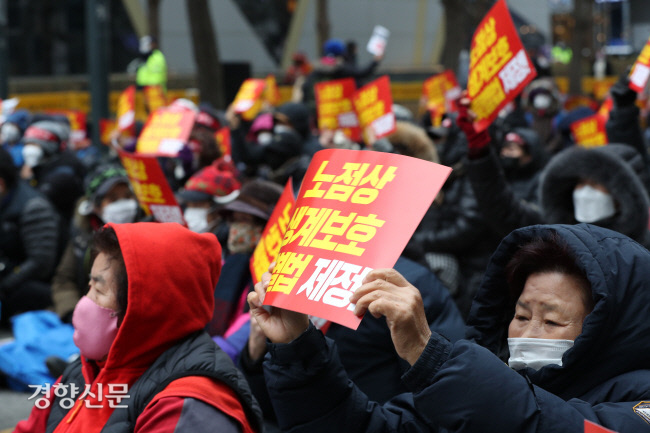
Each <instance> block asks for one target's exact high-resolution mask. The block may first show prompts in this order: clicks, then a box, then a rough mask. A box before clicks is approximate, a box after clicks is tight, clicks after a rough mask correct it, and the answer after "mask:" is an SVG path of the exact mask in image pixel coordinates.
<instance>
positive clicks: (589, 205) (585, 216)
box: [573, 185, 616, 223]
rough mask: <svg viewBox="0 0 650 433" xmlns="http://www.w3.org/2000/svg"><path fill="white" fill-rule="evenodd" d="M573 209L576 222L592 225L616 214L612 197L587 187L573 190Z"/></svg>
mask: <svg viewBox="0 0 650 433" xmlns="http://www.w3.org/2000/svg"><path fill="white" fill-rule="evenodd" d="M573 209H574V212H575V218H576V221H579V222H581V223H593V222H596V221H600V220H603V219H605V218H609V217H611V216H613V215H614V214H615V213H616V205H615V204H614V199H613V198H612V196H611V195H610V194H607V193H604V192H602V191H599V190H597V189H596V188H594V187H592V186H589V185H585V186H583V187H581V188H578V189H574V190H573Z"/></svg>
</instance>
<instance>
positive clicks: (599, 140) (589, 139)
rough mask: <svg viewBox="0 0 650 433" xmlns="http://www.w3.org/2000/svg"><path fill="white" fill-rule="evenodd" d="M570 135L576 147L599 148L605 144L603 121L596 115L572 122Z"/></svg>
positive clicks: (605, 134) (605, 135)
mask: <svg viewBox="0 0 650 433" xmlns="http://www.w3.org/2000/svg"><path fill="white" fill-rule="evenodd" d="M571 134H573V140H574V141H575V143H576V144H577V145H578V146H582V147H600V146H604V145H606V144H607V132H606V131H605V119H604V118H603V117H602V116H600V115H598V114H594V115H593V116H589V117H585V118H583V119H580V120H578V121H576V122H573V123H572V124H571Z"/></svg>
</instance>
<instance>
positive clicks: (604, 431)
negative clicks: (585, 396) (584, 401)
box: [585, 420, 616, 433]
mask: <svg viewBox="0 0 650 433" xmlns="http://www.w3.org/2000/svg"><path fill="white" fill-rule="evenodd" d="M585 433H616V432H615V431H614V430H610V429H608V428H605V427H601V426H599V425H598V424H596V423H593V422H591V421H587V420H585Z"/></svg>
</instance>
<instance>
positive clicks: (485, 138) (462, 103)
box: [456, 91, 491, 159]
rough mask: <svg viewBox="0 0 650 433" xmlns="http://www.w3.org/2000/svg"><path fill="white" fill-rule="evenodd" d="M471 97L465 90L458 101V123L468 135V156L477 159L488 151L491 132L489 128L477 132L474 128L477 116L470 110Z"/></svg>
mask: <svg viewBox="0 0 650 433" xmlns="http://www.w3.org/2000/svg"><path fill="white" fill-rule="evenodd" d="M470 102H471V101H470V99H469V98H468V97H467V92H466V91H465V92H463V93H462V94H461V97H460V99H459V101H458V118H457V119H456V124H457V125H458V127H459V128H460V129H461V130H462V131H463V132H464V133H465V136H466V137H467V147H468V149H467V156H468V157H469V159H477V158H480V157H482V156H485V155H486V154H487V153H488V149H489V147H488V145H489V144H490V141H491V139H490V134H489V133H488V132H487V130H486V129H485V130H483V131H481V132H477V131H476V130H475V129H474V119H475V118H476V116H475V115H474V113H472V112H471V111H470V110H469V104H470Z"/></svg>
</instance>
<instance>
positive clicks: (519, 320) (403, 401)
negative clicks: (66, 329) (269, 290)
mask: <svg viewBox="0 0 650 433" xmlns="http://www.w3.org/2000/svg"><path fill="white" fill-rule="evenodd" d="M648 266H650V252H649V251H648V250H646V249H645V248H643V247H642V246H640V245H639V244H638V243H636V242H634V241H633V240H632V239H630V238H628V237H626V236H624V235H621V234H619V233H616V232H613V231H610V230H607V229H603V228H599V227H596V226H591V225H587V224H580V225H577V226H568V225H549V226H533V227H527V228H524V229H520V230H517V231H515V232H513V233H511V234H510V235H509V236H507V237H506V238H505V239H504V240H503V242H502V243H501V245H500V246H499V247H498V249H497V250H496V252H495V253H494V255H493V257H492V260H491V263H490V265H489V266H488V270H487V275H486V278H485V279H484V280H483V284H482V286H481V288H480V290H479V292H478V294H477V296H476V298H475V300H474V305H473V307H472V313H471V316H470V319H469V321H468V328H467V332H466V338H467V339H466V340H460V341H458V342H456V343H451V342H449V341H448V340H446V339H445V338H443V337H441V336H440V335H439V334H438V333H436V332H432V331H431V330H430V329H429V328H428V326H427V322H426V318H425V315H424V310H423V308H422V300H421V298H420V296H419V291H418V290H417V289H416V288H415V287H413V286H412V285H410V284H409V283H408V282H407V281H406V280H405V279H404V278H403V277H402V276H401V275H400V274H399V273H397V272H396V271H395V270H391V269H377V270H374V271H372V272H371V273H369V274H368V275H367V276H366V278H365V279H364V285H362V286H361V287H360V288H359V289H358V290H357V291H356V292H355V294H354V295H353V296H352V298H351V302H354V303H356V308H355V313H356V314H363V313H369V314H372V315H373V316H376V317H380V316H385V317H386V321H387V324H388V326H389V328H390V330H391V336H392V340H393V343H394V345H395V349H396V350H397V352H398V353H399V355H400V356H401V357H402V358H403V359H405V360H406V361H408V362H409V364H410V365H411V368H410V369H409V370H408V371H407V372H406V374H405V375H404V376H403V377H402V380H403V383H404V384H405V385H406V386H407V387H408V388H409V389H410V390H411V392H410V393H406V394H402V395H399V396H395V397H394V398H393V399H391V400H390V401H389V402H387V403H386V404H384V405H380V404H377V403H375V402H372V401H369V399H368V397H367V396H366V395H365V394H363V393H362V392H361V391H360V390H359V389H358V388H357V387H356V386H355V385H354V384H353V383H352V382H350V381H349V380H348V378H347V374H346V372H345V370H344V369H343V368H342V366H341V364H340V361H339V359H338V355H337V353H336V345H335V344H334V343H333V342H332V341H331V340H329V339H327V338H325V337H323V335H322V334H320V333H319V332H318V331H317V330H316V329H315V328H314V327H313V325H311V324H310V322H309V319H308V317H307V316H306V315H304V314H299V313H295V312H292V311H288V310H283V309H279V308H274V309H273V310H271V311H270V312H269V311H268V310H266V309H264V308H262V307H261V305H262V300H263V298H264V296H265V284H264V281H268V278H270V276H268V274H267V278H265V279H264V280H263V283H260V284H258V285H257V286H256V288H255V293H251V294H250V295H249V297H248V301H249V305H250V307H251V315H252V316H253V317H254V318H255V319H256V320H257V321H258V323H259V325H260V327H261V328H262V330H263V331H264V332H265V334H266V336H267V337H268V338H269V339H270V341H271V344H270V346H269V355H267V358H266V361H265V365H264V368H265V376H266V380H267V385H268V389H269V392H270V395H271V401H272V402H273V405H274V408H275V410H276V413H277V415H278V419H279V423H280V428H281V429H283V430H285V431H292V432H310V433H315V432H321V431H322V432H331V431H338V432H348V431H350V432H352V431H365V432H385V431H394V432H411V431H418V432H441V431H446V432H467V433H473V432H476V433H490V432H495V433H496V432H499V433H502V432H513V433H514V432H518V433H529V432H530V433H532V432H536V433H543V432H553V433H565V432H566V433H574V432H579V431H582V428H583V422H584V420H585V419H587V420H590V421H593V422H595V423H598V424H601V425H603V426H604V427H607V428H609V429H612V430H614V431H617V432H619V433H632V432H640V431H650V427H648V422H649V421H650V417H649V416H648V415H647V412H646V411H647V410H648V406H649V403H648V402H647V400H649V399H650V391H649V390H648V388H647V386H645V384H646V383H648V381H649V380H650V373H649V372H648V370H647V368H646V366H647V365H648V363H649V362H650V340H648V339H647V338H646V337H645V336H646V335H647V333H648V332H650V323H649V322H648V321H647V320H646V317H647V316H648V314H650V292H648V290H645V287H646V286H647V285H648V284H649V283H650V277H648V275H647V272H645V269H646V268H647V267H648Z"/></svg>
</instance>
